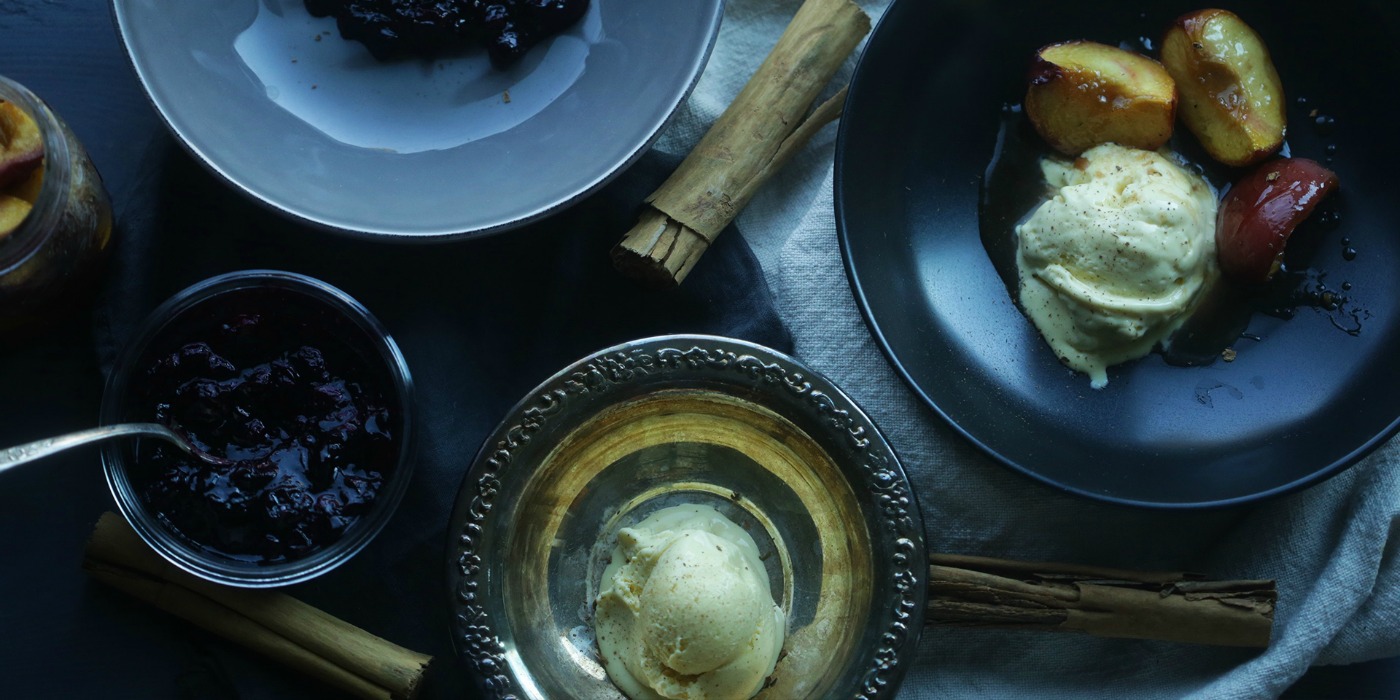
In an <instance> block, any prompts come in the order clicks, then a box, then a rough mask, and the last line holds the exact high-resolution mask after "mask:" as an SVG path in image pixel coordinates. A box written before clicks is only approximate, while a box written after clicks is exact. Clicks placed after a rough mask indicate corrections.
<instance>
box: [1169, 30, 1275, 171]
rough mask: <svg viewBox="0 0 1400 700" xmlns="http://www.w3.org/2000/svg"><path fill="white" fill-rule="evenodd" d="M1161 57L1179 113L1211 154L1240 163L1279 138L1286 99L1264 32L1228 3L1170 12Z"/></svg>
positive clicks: (1269, 149) (1268, 150)
mask: <svg viewBox="0 0 1400 700" xmlns="http://www.w3.org/2000/svg"><path fill="white" fill-rule="evenodd" d="M1162 65H1164V66H1166V68H1167V72H1169V73H1171V76H1172V78H1173V79H1174V80H1176V87H1177V90H1179V91H1180V93H1181V120H1182V122H1184V123H1185V124H1186V128H1187V129H1189V130H1190V131H1191V133H1192V134H1195V136H1196V138H1197V139H1198V140H1199V141H1200V142H1201V145H1202V146H1203V147H1205V149H1206V152H1207V153H1209V154H1210V155H1211V157H1212V158H1215V159H1216V160H1218V161H1220V162H1221V163H1224V164H1226V165H1233V166H1247V165H1252V164H1254V163H1257V162H1259V161H1261V160H1263V159H1264V158H1266V157H1268V156H1269V155H1270V154H1272V153H1273V152H1274V151H1277V150H1278V149H1279V146H1281V145H1282V144H1283V136H1284V131H1285V130H1286V127H1287V115H1286V114H1285V111H1286V107H1287V105H1285V104H1284V97H1283V84H1282V83H1281V82H1280V81H1279V77H1278V71H1277V70H1275V69H1274V62H1273V59H1272V58H1270V57H1269V49H1268V47H1266V46H1265V45H1264V40H1263V39H1261V38H1260V37H1259V34H1258V33H1257V32H1255V31H1254V29H1252V28H1251V27H1250V26H1249V25H1248V24H1245V22H1244V20H1242V19H1240V18H1239V16H1238V15H1236V14H1235V13H1233V12H1230V11H1228V10H1214V9H1212V10H1199V11H1197V12H1192V13H1190V14H1187V15H1182V16H1181V17H1178V18H1177V19H1176V21H1175V22H1173V23H1172V25H1171V27H1169V28H1168V29H1167V33H1166V36H1164V37H1163V38H1162Z"/></svg>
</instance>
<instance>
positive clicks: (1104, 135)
mask: <svg viewBox="0 0 1400 700" xmlns="http://www.w3.org/2000/svg"><path fill="white" fill-rule="evenodd" d="M1029 82H1030V85H1029V87H1027V89H1026V106H1025V108H1026V116H1027V117H1028V118H1029V119H1030V121H1031V124H1032V125H1034V126H1035V130H1036V131H1037V132H1038V133H1039V134H1040V136H1041V138H1043V139H1045V142H1046V143H1048V144H1049V145H1050V147H1051V148H1054V149H1055V150H1057V151H1059V152H1061V153H1064V154H1066V155H1071V156H1074V155H1079V154H1080V153H1081V152H1083V151H1085V150H1087V149H1089V148H1092V147H1094V146H1097V145H1099V144H1102V143H1109V142H1112V143H1117V144H1119V145H1121V146H1128V147H1131V148H1142V149H1146V150H1156V149H1158V148H1160V147H1161V146H1162V144H1164V143H1166V142H1167V139H1169V138H1171V135H1172V126H1173V125H1174V123H1175V120H1176V101H1177V97H1176V86H1175V85H1174V83H1173V82H1172V77H1171V75H1169V74H1168V73H1167V71H1166V69H1165V68H1163V67H1162V65H1161V64H1160V63H1157V62H1156V61H1154V60H1152V59H1150V58H1148V57H1146V56H1143V55H1140V54H1136V53H1133V52H1131V51H1126V50H1124V49H1120V48H1118V47H1116V46H1109V45H1107V44H1100V43H1096V42H1093V41H1068V42H1063V43H1058V44H1050V45H1049V46H1044V47H1042V48H1041V49H1040V50H1039V51H1037V52H1036V54H1035V58H1034V59H1032V61H1031V68H1030V80H1029Z"/></svg>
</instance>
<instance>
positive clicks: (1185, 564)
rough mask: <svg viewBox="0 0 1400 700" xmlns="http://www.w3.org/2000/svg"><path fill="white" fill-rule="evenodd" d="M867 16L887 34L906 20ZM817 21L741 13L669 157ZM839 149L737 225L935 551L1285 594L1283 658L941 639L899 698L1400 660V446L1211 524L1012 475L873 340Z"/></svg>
mask: <svg viewBox="0 0 1400 700" xmlns="http://www.w3.org/2000/svg"><path fill="white" fill-rule="evenodd" d="M860 4H861V6H862V7H863V8H865V9H866V11H867V12H868V13H869V14H870V15H871V17H872V18H873V19H876V20H878V18H879V16H880V15H881V13H882V12H883V11H884V9H885V8H886V7H887V5H888V3H887V2H884V1H878V0H865V1H862V2H861V3H860ZM799 5H800V3H799V2H798V1H797V0H783V1H780V2H772V1H770V0H731V1H730V2H729V3H728V6H727V8H726V16H725V23H724V27H723V29H722V30H721V35H720V38H719V41H718V43H717V45H716V47H715V54H714V56H713V58H712V59H711V62H710V66H709V68H708V69H707V70H706V72H705V74H704V76H703V77H702V79H701V81H700V83H699V84H698V86H697V88H696V91H695V94H694V95H693V96H692V97H691V99H690V101H689V103H688V104H687V107H686V110H685V111H684V112H683V114H682V116H681V118H680V119H678V120H677V121H676V123H675V124H673V127H672V128H671V130H670V131H669V132H668V133H667V134H666V136H665V137H664V138H663V139H662V141H661V142H660V143H659V144H658V148H659V149H668V150H673V151H675V152H684V150H685V149H686V148H688V146H689V144H691V143H693V141H694V140H697V139H698V138H699V136H700V135H701V134H702V133H703V130H704V127H705V126H706V125H707V124H709V123H710V122H711V121H712V120H713V119H714V118H715V117H717V116H718V115H719V114H720V112H722V111H723V109H724V106H725V105H727V104H728V103H729V101H730V100H731V99H732V98H733V96H734V95H735V94H737V92H738V90H739V89H740V88H741V87H742V85H743V82H744V80H745V79H746V76H748V75H751V74H752V72H753V70H754V69H756V68H757V66H758V63H759V62H760V61H761V60H762V58H763V57H764V55H765V54H766V52H767V50H768V48H770V47H771V45H772V44H773V43H774V42H775V41H776V39H777V37H778V36H779V35H780V34H781V32H782V29H783V27H784V26H786V23H787V21H788V19H790V18H791V16H792V14H793V12H795V11H796V8H797V7H798V6H799ZM859 50H860V49H857V52H859ZM853 66H854V60H852V61H851V62H849V63H848V65H847V68H846V73H845V75H842V76H838V79H837V81H836V82H838V83H840V82H843V81H844V80H843V79H848V78H849V71H850V69H851V68H852V67H853ZM835 138H836V130H835V128H834V127H828V128H826V129H825V130H823V131H822V132H821V133H820V134H818V135H817V137H816V138H814V139H813V140H812V142H811V143H809V144H808V146H807V147H806V148H805V149H804V150H803V151H802V152H801V153H800V154H798V155H797V156H796V157H795V158H794V159H793V161H792V162H791V163H790V164H789V165H788V166H787V167H786V168H785V169H784V170H783V171H782V172H780V173H779V175H778V176H777V177H776V179H775V180H774V181H772V182H770V183H769V184H767V185H766V186H765V187H764V189H763V190H761V191H760V193H759V194H758V195H757V196H756V197H755V198H754V200H753V201H752V202H751V203H750V205H749V207H748V208H747V209H746V210H745V211H744V213H743V214H742V215H741V216H740V218H739V220H738V226H739V230H740V231H741V232H742V235H743V236H744V238H745V239H746V240H747V241H748V242H749V244H750V245H751V246H752V248H753V249H754V251H755V252H756V253H757V255H758V256H759V259H760V261H761V262H762V264H763V267H764V270H765V276H766V279H767V281H768V284H769V285H770V287H771V288H772V290H773V293H774V295H775V297H776V300H777V310H778V314H779V316H780V317H781V318H782V320H783V322H784V323H785V324H786V325H787V327H788V329H789V331H790V332H791V334H792V337H793V345H794V352H795V353H796V355H797V357H799V358H801V359H802V360H804V361H805V362H807V363H809V364H810V365H811V366H812V367H813V368H814V369H816V370H817V371H819V372H822V373H823V374H825V375H826V376H827V377H829V378H830V379H832V380H834V381H835V382H836V383H837V384H838V385H840V386H841V387H842V388H843V389H844V390H845V391H846V392H847V393H848V394H849V395H851V396H852V398H854V399H855V401H856V402H857V403H858V404H860V405H861V406H862V407H863V408H864V409H865V410H866V412H867V413H869V414H870V416H871V417H872V418H873V420H874V421H875V422H876V423H877V424H878V425H879V426H880V427H881V428H882V430H883V432H884V433H885V436H886V438H887V439H889V440H890V442H891V443H892V444H893V445H894V447H895V449H896V451H898V452H899V453H900V455H901V457H902V459H903V462H904V466H905V469H906V471H907V472H908V473H909V475H910V478H911V480H912V481H913V485H914V490H915V493H916V495H917V497H918V499H919V507H920V510H921V512H922V514H923V518H924V525H925V530H926V533H927V544H928V549H929V551H931V552H950V553H967V554H981V555H987V556H1000V557H1007V558H1019V559H1029V560H1054V561H1068V562H1081V563H1086V564H1099V565H1105V566H1121V567H1130V568H1142V569H1186V570H1193V571H1202V572H1207V573H1209V574H1210V575H1211V576H1213V577H1215V578H1273V579H1276V580H1277V583H1278V590H1279V605H1278V609H1277V612H1276V618H1275V633H1274V634H1275V636H1274V641H1273V643H1272V645H1271V646H1270V647H1269V648H1268V649H1267V650H1264V651H1262V652H1261V651H1257V650H1238V649H1223V648H1210V647H1195V646H1188V645H1177V644H1168V643H1161V642H1149V641H1125V640H1100V639H1093V638H1087V637H1081V636H1077V635H1068V634H1047V633H1032V632H1006V631H988V630H957V629H940V628H929V629H927V630H925V633H924V636H923V639H922V642H921V645H920V648H919V654H918V658H917V660H916V661H915V663H914V665H913V667H912V668H910V669H909V671H908V675H907V676H906V679H905V682H904V685H903V687H902V690H901V692H900V697H905V698H934V697H1013V696H1035V697H1076V698H1084V697H1183V696H1185V697H1193V696H1194V697H1210V698H1222V697H1224V698H1234V697H1239V698H1252V697H1265V696H1272V695H1277V694H1279V693H1281V692H1283V690H1285V689H1286V688H1287V687H1288V686H1289V685H1290V684H1292V683H1293V682H1294V681H1296V680H1297V679H1298V678H1299V677H1300V676H1302V675H1303V673H1304V671H1306V670H1307V668H1308V667H1309V666H1310V665H1312V664H1344V663H1354V662H1359V661H1364V660H1369V659H1375V658H1382V657H1389V656H1395V655H1398V654H1400V563H1397V554H1400V545H1397V540H1400V444H1397V443H1396V442H1395V441H1391V442H1390V443H1389V444H1387V445H1385V446H1383V447H1382V448H1380V449H1379V450H1377V451H1376V452H1375V453H1373V454H1372V455H1371V456H1370V457H1368V458H1367V459H1365V460H1364V461H1362V462H1361V463H1360V464H1358V465H1356V466H1355V467H1353V468H1351V469H1349V470H1347V471H1346V472H1344V473H1343V474H1341V475H1339V476H1337V477H1335V478H1333V479H1331V480H1329V481H1327V482H1325V483H1323V484H1320V485H1318V486H1315V487H1313V488H1311V489H1308V490H1306V491H1304V492H1301V493H1298V494H1294V495H1291V496H1286V497H1282V498H1278V499H1275V500H1272V501H1270V502H1267V503H1264V504H1260V505H1257V506H1253V507H1242V508H1236V509H1230V510H1222V511H1208V512H1201V513H1172V512H1167V513H1161V512H1145V511H1138V510H1130V509H1125V508H1120V507H1116V506H1108V505H1102V504H1098V503H1095V502H1090V501H1088V500H1085V499H1081V498H1078V497H1073V496H1068V495H1064V494H1061V493H1059V492H1057V491H1054V490H1052V489H1049V488H1047V487H1044V486H1042V485H1039V484H1036V483H1033V482H1031V481H1029V480H1027V479H1025V478H1022V477H1020V476H1018V475H1015V474H1013V473H1012V472H1011V471H1010V470H1008V469H1006V468H1004V467H1002V466H1000V465H999V464H996V463H994V462H993V461H992V460H990V459H989V458H987V457H985V456H984V455H983V454H981V453H980V452H979V451H978V450H976V449H975V448H973V447H972V446H971V445H970V444H968V443H967V442H966V441H965V440H964V439H962V438H961V437H960V436H958V435H956V434H955V433H954V432H953V431H952V430H951V429H950V428H949V427H948V426H947V425H946V424H945V423H943V422H942V421H941V419H939V418H938V416H936V415H935V414H934V413H933V412H932V411H931V410H929V409H928V408H926V407H925V406H924V405H923V404H922V403H920V402H919V401H918V400H917V399H916V397H915V395H914V394H913V393H912V392H911V391H910V390H909V389H908V388H907V386H906V385H905V384H904V383H902V381H901V380H900V379H899V378H898V377H897V375H896V374H895V373H894V371H893V369H892V368H891V367H890V365H889V363H888V362H887V361H886V359H885V357H884V355H882V354H881V352H880V351H879V349H878V348H877V347H876V345H875V343H874V341H873V340H872V338H871V335H870V332H869V330H868V328H867V327H866V325H865V324H864V322H863V320H862V318H861V316H860V313H859V311H858V310H857V307H856V305H855V302H854V299H853V297H852V294H851V289H850V286H849V284H848V282H847V279H846V276H845V274H844V271H843V268H842V263H841V253H840V250H839V247H838V244H837V239H836V227H835V220H834V213H833V204H832V164H833V153H834V144H835ZM705 264H706V263H705V261H703V260H702V262H701V263H700V265H698V266H697V268H696V270H697V271H699V270H700V269H701V268H703V267H704V265H705Z"/></svg>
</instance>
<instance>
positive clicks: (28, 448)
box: [0, 423, 170, 474]
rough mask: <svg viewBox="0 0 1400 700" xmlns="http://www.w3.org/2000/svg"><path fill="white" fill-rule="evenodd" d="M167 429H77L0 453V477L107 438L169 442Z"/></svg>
mask: <svg viewBox="0 0 1400 700" xmlns="http://www.w3.org/2000/svg"><path fill="white" fill-rule="evenodd" d="M167 434H168V429H167V428H166V427H165V426H163V425H160V424H159V423H120V424H117V425H104V426H102V427H100V428H91V429H89V430H80V431H78V432H76V433H68V434H67V435H59V436H57V437H51V438H44V439H43V440H35V441H34V442H31V443H27V444H24V445H17V446H15V447H10V448H6V449H3V450H0V474H3V473H5V471H6V470H8V469H10V468H11V467H18V466H19V465H21V464H27V463H29V462H33V461H34V460H37V459H42V458H44V457H47V456H49V455H51V454H53V453H55V452H62V451H63V450H66V449H68V448H70V447H78V446H79V445H86V444H88V443H90V442H97V441H98V440H106V439H107V438H113V437H122V436H128V435H145V436H149V437H159V438H165V439H167V440H169V439H170V438H169V437H167Z"/></svg>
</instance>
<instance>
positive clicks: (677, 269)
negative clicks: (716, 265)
mask: <svg viewBox="0 0 1400 700" xmlns="http://www.w3.org/2000/svg"><path fill="white" fill-rule="evenodd" d="M869 31H870V18H869V16H867V15H866V14H865V12H864V11H862V10H861V9H860V7H858V6H857V5H856V4H855V3H854V2H852V0H806V2H804V3H803V4H802V6H801V7H800V8H798V10H797V13H796V15H794V16H793V18H792V21H791V22H790V23H789V24H788V26H787V29H785V30H784V31H783V34H782V36H781V37H780V38H779V39H778V43H777V44H776V45H775V46H774V47H773V49H772V51H771V52H770V53H769V54H768V57H767V58H766V59H764V61H763V64H762V65H760V66H759V68H758V70H757V71H756V72H755V73H754V74H753V76H752V77H751V78H749V81H748V83H747V84H745V85H744V88H743V89H742V90H741V91H740V92H739V95H738V96H737V97H735V98H734V102H733V103H732V104H730V105H729V107H728V108H727V109H725V111H724V114H722V115H720V117H719V119H717V120H715V123H714V125H712V126H711V127H710V130H709V131H708V132H706V134H705V136H704V137H703V138H702V139H701V140H700V143H699V144H697V145H696V147H695V150H693V151H691V153H690V154H689V155H688V156H686V159H685V160H684V161H683V162H682V163H681V165H680V167H679V168H677V169H676V172H675V173H673V174H672V175H671V177H670V178H668V179H667V180H666V182H665V183H663V184H662V185H661V187H660V188H659V189H657V191H656V192H654V193H652V195H651V196H650V197H648V198H647V205H646V206H645V207H644V210H643V212H642V213H641V215H640V216H639V217H638V221H637V225H636V226H634V227H633V228H632V230H631V231H629V232H628V233H627V235H626V236H624V237H623V239H622V241H621V242H620V243H619V244H618V245H617V246H616V247H615V248H614V249H613V252H612V256H613V263H614V265H615V266H616V267H617V268H618V270H620V271H621V272H622V273H623V274H626V275H628V276H630V277H632V278H634V279H636V280H638V281H640V282H642V283H643V284H646V285H648V286H653V287H675V286H677V285H679V284H680V283H681V281H682V280H684V279H685V277H686V275H688V274H689V273H690V271H691V269H693V268H694V267H695V263H696V262H697V261H698V260H699V259H700V256H701V255H702V254H703V253H704V252H705V250H707V249H708V248H709V246H710V244H711V243H713V242H714V241H715V238H716V237H718V236H719V234H720V232H721V231H723V230H724V227H725V226H728V225H729V222H731V221H733V220H734V217H735V216H738V214H739V212H740V211H741V210H742V209H743V208H744V206H745V205H746V204H748V202H749V200H750V199H751V198H752V197H753V195H754V192H756V191H757V190H758V188H759V187H760V186H761V185H762V184H763V183H764V182H766V181H767V180H768V178H769V177H771V176H772V174H773V173H774V172H775V171H776V170H777V169H779V168H781V167H782V166H783V164H784V163H786V162H787V160H788V159H789V158H791V157H792V155H793V154H794V153H796V152H797V151H798V150H799V149H801V147H802V145H803V144H805V143H807V141H808V140H809V139H810V138H811V137H812V135H813V134H814V133H816V131H817V130H818V129H820V128H821V127H822V126H824V125H825V124H827V123H829V122H831V121H832V120H834V119H836V118H837V117H838V116H839V115H840V113H841V107H842V105H843V104H844V102H845V94H846V93H845V89H844V88H843V89H842V90H841V91H840V92H839V93H838V94H837V95H835V96H834V97H832V98H831V99H829V100H827V101H826V102H824V103H823V104H822V105H820V106H819V107H817V108H816V109H815V110H813V111H812V112H811V113H810V114H807V111H808V109H810V108H811V106H812V103H813V102H814V101H815V100H816V98H817V95H818V94H819V93H820V92H821V90H822V89H823V88H824V87H825V86H826V84H827V83H829V82H830V81H831V77H832V76H833V75H834V74H835V73H836V70H837V69H838V68H839V67H840V66H841V64H842V63H844V62H845V60H846V58H847V57H848V56H850V54H851V52H852V51H853V50H854V49H855V47H856V45H857V44H859V43H860V40H861V39H862V38H863V37H864V36H865V35H866V34H867V33H868V32H869ZM804 115H806V116H805V117H804Z"/></svg>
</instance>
